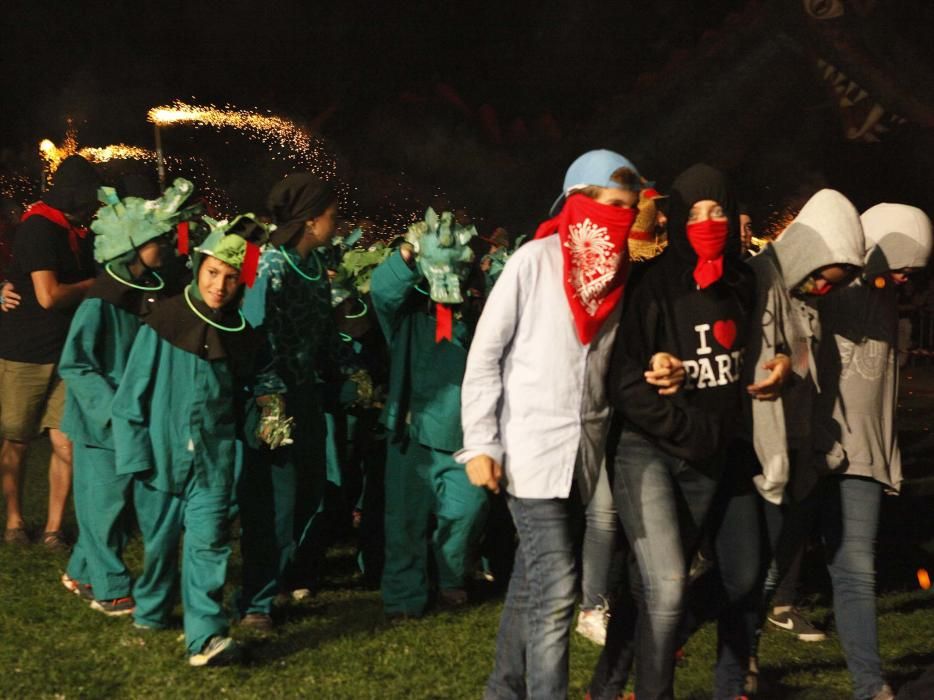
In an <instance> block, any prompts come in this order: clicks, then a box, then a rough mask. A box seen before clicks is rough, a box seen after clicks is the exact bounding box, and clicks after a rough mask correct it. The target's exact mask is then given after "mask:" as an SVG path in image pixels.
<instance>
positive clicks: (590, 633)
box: [577, 605, 610, 647]
mask: <svg viewBox="0 0 934 700" xmlns="http://www.w3.org/2000/svg"><path fill="white" fill-rule="evenodd" d="M609 619H610V611H609V610H608V609H607V608H606V607H605V606H603V605H598V606H597V607H595V608H592V609H590V610H584V609H581V611H580V614H579V615H578V616H577V633H578V634H580V635H582V636H584V637H586V638H587V639H589V640H590V641H591V642H593V643H594V644H598V645H599V646H601V647H602V646H604V645H606V625H607V622H609Z"/></svg>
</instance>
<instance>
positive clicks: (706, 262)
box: [686, 219, 729, 289]
mask: <svg viewBox="0 0 934 700" xmlns="http://www.w3.org/2000/svg"><path fill="white" fill-rule="evenodd" d="M686 231H687V235H688V243H690V244H691V247H692V248H693V249H694V252H695V253H697V265H696V266H695V267H694V281H695V282H697V286H698V287H700V288H701V289H706V288H707V287H709V286H710V285H712V284H713V283H714V282H716V281H717V280H718V279H720V278H721V277H723V250H724V248H726V237H727V234H728V232H729V227H728V226H727V222H726V220H722V221H716V220H714V219H707V220H706V221H696V222H694V223H691V224H688V225H687V227H686Z"/></svg>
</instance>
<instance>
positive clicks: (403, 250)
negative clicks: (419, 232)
mask: <svg viewBox="0 0 934 700" xmlns="http://www.w3.org/2000/svg"><path fill="white" fill-rule="evenodd" d="M399 255H401V256H402V261H403V262H404V263H405V264H406V265H408V266H409V267H411V266H412V262H413V261H414V260H415V246H413V245H412V244H411V243H409V242H408V241H406V242H405V243H403V244H402V245H400V246H399Z"/></svg>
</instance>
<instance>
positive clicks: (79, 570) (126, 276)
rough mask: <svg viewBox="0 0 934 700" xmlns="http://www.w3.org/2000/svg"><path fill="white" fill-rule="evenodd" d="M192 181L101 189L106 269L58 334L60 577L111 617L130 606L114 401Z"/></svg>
mask: <svg viewBox="0 0 934 700" xmlns="http://www.w3.org/2000/svg"><path fill="white" fill-rule="evenodd" d="M191 190H192V185H191V183H190V182H188V181H187V180H182V179H178V180H176V181H175V183H174V184H173V186H172V187H170V188H169V189H168V190H166V193H165V195H163V196H158V195H157V196H156V198H155V199H152V200H144V199H141V198H139V197H134V196H127V197H125V198H124V199H120V198H118V197H117V196H116V193H115V192H114V190H113V189H111V188H109V187H102V188H101V190H100V193H99V197H100V200H101V201H103V202H105V203H106V204H105V206H104V207H102V209H101V212H100V213H99V214H98V217H97V219H96V220H95V221H94V222H93V223H92V224H91V228H92V230H93V231H94V232H95V234H96V238H95V241H94V244H95V245H94V248H95V257H96V260H97V262H98V263H100V264H102V265H103V266H104V272H103V273H102V274H101V275H100V276H99V277H98V278H97V279H96V280H95V282H94V284H93V285H92V287H91V289H90V290H89V291H88V294H87V297H86V298H85V300H84V301H83V302H81V305H80V306H79V307H78V310H77V312H76V313H75V316H74V319H73V320H72V323H71V330H70V331H69V333H68V338H67V339H66V340H65V347H64V349H63V351H62V357H61V360H60V362H59V374H60V375H61V377H62V379H64V380H65V381H66V382H67V392H66V397H65V413H64V416H63V417H62V430H63V432H65V433H66V434H67V435H68V436H69V438H71V440H72V442H73V443H74V451H73V452H74V489H73V490H74V499H75V515H76V517H77V520H78V525H79V533H80V534H79V537H78V542H77V544H76V545H75V548H74V551H73V552H72V556H71V559H70V560H69V563H68V569H67V572H66V574H65V576H64V577H63V579H62V581H63V583H64V584H65V586H66V587H67V588H69V590H72V591H75V592H78V593H81V592H87V591H88V590H91V591H92V592H93V596H94V600H93V602H92V603H91V606H92V607H93V608H95V609H96V610H99V611H101V612H104V613H105V614H108V615H126V614H129V613H131V612H133V599H132V597H131V596H130V574H129V571H128V570H127V568H126V565H125V564H124V563H123V558H122V549H123V544H124V542H125V540H126V531H125V529H124V525H123V522H124V520H125V519H124V518H123V517H122V515H123V512H124V507H125V505H126V503H127V502H128V500H129V499H130V497H131V494H130V489H131V481H132V479H131V477H130V476H129V475H125V474H124V475H117V474H116V462H115V453H114V443H113V434H112V429H111V405H112V403H113V399H114V394H115V393H116V390H117V387H118V386H119V385H120V381H121V379H122V377H123V373H124V370H125V369H126V362H127V358H128V356H129V354H130V348H131V347H132V346H133V341H134V339H135V338H136V333H137V331H138V330H139V327H140V325H141V324H142V321H141V319H140V316H141V315H143V314H145V313H146V312H147V310H148V308H150V307H151V305H152V304H154V303H156V301H157V299H159V298H161V297H162V295H163V294H164V288H165V282H164V280H163V279H162V277H160V275H159V272H158V270H159V269H160V268H161V266H162V263H163V262H164V258H166V257H168V256H169V255H171V253H170V252H169V251H171V234H172V231H173V229H174V227H175V225H176V224H177V223H178V222H180V221H183V220H187V219H188V218H190V217H191V216H192V215H194V214H195V213H196V212H197V207H195V208H187V209H183V208H182V205H183V203H184V202H185V200H186V199H187V198H188V195H189V194H190V193H191Z"/></svg>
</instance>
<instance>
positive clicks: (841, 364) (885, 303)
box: [820, 204, 931, 492]
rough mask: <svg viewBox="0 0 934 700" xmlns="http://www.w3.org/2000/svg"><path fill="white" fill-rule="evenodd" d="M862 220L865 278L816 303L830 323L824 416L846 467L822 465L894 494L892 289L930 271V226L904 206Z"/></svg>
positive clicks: (823, 361) (897, 477)
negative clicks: (917, 273) (919, 272)
mask: <svg viewBox="0 0 934 700" xmlns="http://www.w3.org/2000/svg"><path fill="white" fill-rule="evenodd" d="M860 219H861V220H862V223H863V232H864V233H865V236H866V248H867V251H866V265H865V267H864V268H863V274H862V276H861V277H860V278H859V279H857V280H855V281H854V282H853V283H852V284H850V285H849V286H848V287H846V288H845V289H841V290H840V291H839V292H838V293H836V294H833V295H830V296H828V297H826V298H825V299H822V300H821V302H820V313H821V317H822V318H825V319H827V320H826V321H825V323H824V335H825V338H826V342H825V343H824V344H823V345H822V348H821V355H820V371H821V378H822V391H821V398H820V407H821V409H822V410H821V417H822V418H825V417H826V415H827V414H826V412H827V410H828V409H829V410H832V421H833V422H832V424H831V426H830V430H831V431H832V434H833V437H834V438H835V439H836V440H837V441H839V442H840V443H841V444H842V446H843V449H844V451H845V452H846V460H845V461H844V462H842V463H840V464H833V465H827V466H828V467H830V468H831V471H832V473H837V474H846V475H848V476H863V477H868V478H871V479H874V480H875V481H877V482H879V483H881V484H883V485H884V486H885V487H886V488H887V489H888V490H890V491H894V492H898V491H899V489H900V488H901V482H902V470H901V454H900V452H899V449H898V441H897V431H896V430H895V407H896V404H897V398H898V366H897V362H896V357H895V354H896V346H897V330H898V328H897V327H898V306H897V285H898V283H899V282H900V281H904V277H903V276H899V275H903V274H904V273H903V271H905V272H907V271H911V270H916V269H919V268H923V267H925V266H926V265H927V263H928V259H929V258H930V256H931V220H930V219H929V218H928V217H927V215H926V214H925V213H924V212H923V211H921V210H920V209H917V208H916V207H911V206H908V205H905V204H877V205H876V206H874V207H872V208H871V209H869V210H868V211H866V212H865V213H864V214H863V215H862V216H861V217H860ZM891 273H895V275H892V274H891ZM893 277H895V279H893Z"/></svg>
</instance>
